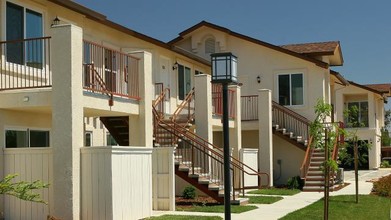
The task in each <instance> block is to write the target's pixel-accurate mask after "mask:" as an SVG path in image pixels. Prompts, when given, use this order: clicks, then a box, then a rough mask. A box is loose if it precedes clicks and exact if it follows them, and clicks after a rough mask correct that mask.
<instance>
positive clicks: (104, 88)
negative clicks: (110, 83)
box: [83, 63, 114, 106]
mask: <svg viewBox="0 0 391 220" xmlns="http://www.w3.org/2000/svg"><path fill="white" fill-rule="evenodd" d="M83 65H85V66H86V67H87V68H88V69H89V70H90V71H91V73H92V75H93V77H94V79H95V80H96V81H97V82H98V84H99V86H100V87H101V88H102V92H103V93H104V94H106V95H107V96H108V97H109V98H110V99H109V105H110V106H112V105H113V98H114V97H113V93H112V92H111V91H109V90H108V89H107V86H106V83H105V82H104V81H103V79H102V77H101V76H100V75H99V72H98V71H97V70H96V69H95V64H94V63H84V64H83Z"/></svg>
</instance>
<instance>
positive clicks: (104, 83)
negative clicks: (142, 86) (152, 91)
mask: <svg viewBox="0 0 391 220" xmlns="http://www.w3.org/2000/svg"><path fill="white" fill-rule="evenodd" d="M138 63H139V58H136V57H133V56H131V55H129V54H125V53H122V52H119V51H116V50H112V49H110V48H107V47H104V46H101V45H98V44H96V43H93V42H89V41H86V40H84V42H83V88H84V90H85V91H87V92H91V93H102V94H107V95H109V96H111V97H113V96H117V97H124V98H129V99H135V100H140V95H139V86H138V83H139V75H138V72H139V67H138Z"/></svg>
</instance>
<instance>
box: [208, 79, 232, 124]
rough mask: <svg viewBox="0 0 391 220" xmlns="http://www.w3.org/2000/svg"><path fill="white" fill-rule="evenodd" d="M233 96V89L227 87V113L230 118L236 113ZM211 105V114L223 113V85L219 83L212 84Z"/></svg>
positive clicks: (218, 114) (219, 114)
mask: <svg viewBox="0 0 391 220" xmlns="http://www.w3.org/2000/svg"><path fill="white" fill-rule="evenodd" d="M235 96H236V92H235V90H232V89H228V113H229V117H230V118H235V115H236V108H235V106H236V102H235ZM212 106H213V114H215V115H217V116H222V115H223V86H222V85H221V84H212Z"/></svg>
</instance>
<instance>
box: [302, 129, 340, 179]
mask: <svg viewBox="0 0 391 220" xmlns="http://www.w3.org/2000/svg"><path fill="white" fill-rule="evenodd" d="M324 124H333V123H324ZM343 127H344V123H343V122H338V128H343ZM336 138H337V141H336V142H335V143H334V146H333V152H332V154H331V158H332V159H333V160H337V159H338V150H339V146H340V145H341V143H343V142H344V135H343V133H342V134H340V133H339V129H337V130H336ZM312 141H313V137H312V136H311V137H310V139H309V142H308V145H307V150H306V153H305V156H304V160H303V163H302V164H301V167H300V175H301V178H302V179H305V178H306V177H307V173H308V169H309V164H310V161H311V156H312V153H313V151H314V149H315V147H313V146H312Z"/></svg>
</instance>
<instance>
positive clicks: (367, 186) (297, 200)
mask: <svg viewBox="0 0 391 220" xmlns="http://www.w3.org/2000/svg"><path fill="white" fill-rule="evenodd" d="M390 173H391V170H370V171H360V172H359V194H369V193H370V192H371V190H372V183H370V182H366V181H367V180H371V179H374V178H379V177H381V176H384V175H388V174H390ZM345 182H347V183H350V185H348V186H347V187H345V188H343V189H341V190H339V191H336V192H331V193H330V195H331V196H335V195H352V194H355V184H354V173H353V172H351V171H346V172H345ZM322 197H323V192H321V193H318V192H301V193H298V194H296V195H294V196H284V199H283V200H280V201H278V202H276V203H273V204H265V205H263V204H262V205H256V204H252V205H255V206H257V207H258V209H255V210H252V211H248V212H244V213H240V214H232V215H231V216H232V219H235V220H248V219H267V220H274V219H279V218H281V217H283V216H285V215H287V214H288V213H291V212H294V211H296V210H298V209H301V208H304V207H306V206H308V205H310V204H312V203H314V202H316V201H318V200H319V199H321V198H322ZM163 214H164V215H166V214H170V215H199V216H220V217H224V213H205V212H180V211H168V212H163V211H154V213H153V215H154V216H160V215H163Z"/></svg>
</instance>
